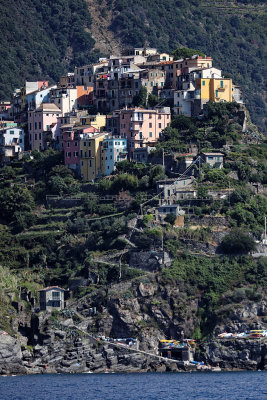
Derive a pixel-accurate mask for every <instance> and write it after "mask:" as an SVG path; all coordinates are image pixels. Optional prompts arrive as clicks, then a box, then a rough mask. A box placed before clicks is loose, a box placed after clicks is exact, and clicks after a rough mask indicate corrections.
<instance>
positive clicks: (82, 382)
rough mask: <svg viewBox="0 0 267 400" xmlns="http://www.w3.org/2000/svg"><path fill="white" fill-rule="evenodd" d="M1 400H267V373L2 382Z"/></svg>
mask: <svg viewBox="0 0 267 400" xmlns="http://www.w3.org/2000/svg"><path fill="white" fill-rule="evenodd" d="M0 399H1V400H54V399H62V400H173V399H175V400H180V399H181V400H191V399H198V400H209V399H210V400H267V371H265V372H263V371H262V372H261V371H256V372H202V373H201V372H200V373H197V372H194V373H140V374H77V375H75V374H74V375H60V374H59V375H52V374H51V375H48V374H44V375H30V376H6V377H0Z"/></svg>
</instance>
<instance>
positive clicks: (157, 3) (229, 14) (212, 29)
mask: <svg viewBox="0 0 267 400" xmlns="http://www.w3.org/2000/svg"><path fill="white" fill-rule="evenodd" d="M263 3H264V2H263V1H254V0H241V1H238V3H237V4H236V3H234V2H231V3H230V2H227V1H220V2H216V3H214V2H211V1H209V0H203V1H201V2H199V1H197V0H193V1H189V0H178V1H177V0H168V1H162V0H153V1H152V0H149V1H148V0H117V1H115V2H113V6H114V11H115V12H114V11H113V15H114V17H113V23H112V29H113V31H114V32H115V34H116V35H117V36H118V37H120V38H121V39H122V42H123V43H124V44H125V45H127V46H131V45H132V46H137V47H140V46H143V45H144V44H145V43H148V44H149V45H150V46H151V47H156V48H158V49H159V50H160V51H169V52H173V51H175V50H176V49H178V51H177V56H180V55H183V54H185V55H187V54H188V55H191V54H192V51H188V50H186V53H184V50H183V48H184V47H189V48H193V49H199V50H201V52H200V51H199V50H197V51H196V53H198V54H202V53H204V54H206V55H207V56H212V57H213V60H214V66H216V67H218V68H220V69H222V70H223V72H224V73H225V74H228V76H229V77H231V78H233V81H234V83H235V84H239V85H241V87H242V90H243V92H244V96H245V99H246V100H247V101H248V108H249V110H250V112H251V115H252V118H253V121H254V122H255V123H256V124H257V125H258V126H260V127H261V129H262V130H264V131H266V130H267V125H266V124H267V120H266V99H265V97H264V90H265V88H264V82H265V81H266V79H265V78H266V72H265V66H264V65H265V61H264V60H265V57H266V56H265V53H266V51H265V50H266V47H265V46H266V28H265V18H266V16H265V15H266V5H264V4H263ZM259 43H261V44H262V45H260V46H259Z"/></svg>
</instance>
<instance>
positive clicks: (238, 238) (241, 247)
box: [221, 229, 256, 254]
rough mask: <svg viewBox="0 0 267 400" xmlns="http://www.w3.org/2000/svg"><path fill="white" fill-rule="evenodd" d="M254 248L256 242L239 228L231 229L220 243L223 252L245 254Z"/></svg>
mask: <svg viewBox="0 0 267 400" xmlns="http://www.w3.org/2000/svg"><path fill="white" fill-rule="evenodd" d="M255 249H256V243H255V241H254V239H253V238H251V237H250V236H249V235H248V234H247V233H246V232H244V231H243V230H241V229H232V231H231V232H230V233H229V234H228V235H226V236H225V237H224V238H223V240H222V243H221V250H222V251H223V253H225V254H247V253H249V252H251V251H253V250H255Z"/></svg>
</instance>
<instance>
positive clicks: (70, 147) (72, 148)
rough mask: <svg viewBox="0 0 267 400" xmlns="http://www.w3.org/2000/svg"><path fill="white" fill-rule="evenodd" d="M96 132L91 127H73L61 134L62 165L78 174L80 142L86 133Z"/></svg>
mask: <svg viewBox="0 0 267 400" xmlns="http://www.w3.org/2000/svg"><path fill="white" fill-rule="evenodd" d="M96 131H97V129H96V128H94V127H93V126H82V127H81V126H75V127H72V128H71V127H69V129H67V128H66V129H64V130H62V132H61V134H60V135H61V141H62V145H63V151H64V164H65V165H66V166H67V167H68V168H71V169H74V170H77V171H78V172H79V168H80V140H82V138H83V136H84V135H85V134H87V133H95V132H96Z"/></svg>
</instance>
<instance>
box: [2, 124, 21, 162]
mask: <svg viewBox="0 0 267 400" xmlns="http://www.w3.org/2000/svg"><path fill="white" fill-rule="evenodd" d="M23 151H24V131H23V129H21V128H17V127H3V128H0V164H1V165H4V164H6V163H8V162H10V161H11V160H12V159H18V158H19V156H20V155H22V152H23Z"/></svg>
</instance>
